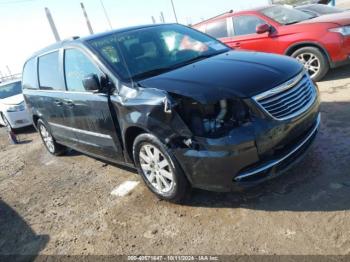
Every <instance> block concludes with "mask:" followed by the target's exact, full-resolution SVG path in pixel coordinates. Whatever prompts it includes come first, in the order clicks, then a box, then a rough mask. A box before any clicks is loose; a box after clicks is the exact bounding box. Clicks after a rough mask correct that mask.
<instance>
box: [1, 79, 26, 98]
mask: <svg viewBox="0 0 350 262" xmlns="http://www.w3.org/2000/svg"><path fill="white" fill-rule="evenodd" d="M21 93H22V86H21V82H20V81H18V82H14V83H11V84H7V85H3V86H0V99H4V98H8V97H11V96H15V95H19V94H21Z"/></svg>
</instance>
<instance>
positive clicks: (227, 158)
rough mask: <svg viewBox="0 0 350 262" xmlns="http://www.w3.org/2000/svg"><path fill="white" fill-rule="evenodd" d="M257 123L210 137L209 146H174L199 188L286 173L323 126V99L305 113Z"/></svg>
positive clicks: (232, 186)
mask: <svg viewBox="0 0 350 262" xmlns="http://www.w3.org/2000/svg"><path fill="white" fill-rule="evenodd" d="M261 121H262V120H260V123H254V124H251V125H250V126H249V125H248V126H245V127H241V128H239V129H238V130H233V131H232V132H231V133H230V134H229V135H228V136H227V137H224V138H221V139H215V140H210V139H208V140H206V149H207V150H195V149H188V148H187V149H184V148H176V149H174V154H175V156H176V158H177V160H178V162H179V163H180V165H181V166H182V168H183V170H184V172H185V173H186V175H187V177H188V179H189V180H190V182H191V184H192V186H193V187H195V188H200V189H205V190H210V191H217V192H229V191H237V190H241V189H244V188H247V187H252V186H255V185H257V184H259V183H261V182H264V181H265V180H268V179H271V178H273V177H276V176H278V175H280V174H283V173H284V171H286V170H287V169H289V168H290V167H291V166H292V164H294V163H296V162H297V161H298V160H299V159H300V158H301V157H302V156H303V155H304V153H305V152H306V150H307V149H308V148H309V147H310V145H311V144H312V142H313V140H314V138H315V137H316V134H317V131H318V129H319V126H320V113H319V101H317V102H316V103H315V104H314V105H313V106H312V107H311V108H310V110H309V111H308V112H307V113H305V114H304V115H303V116H299V117H298V118H295V119H290V120H288V121H283V122H281V121H280V122H274V121H272V122H270V121H269V122H266V120H264V121H263V122H264V123H265V126H264V125H263V124H262V123H261ZM262 141H264V142H262Z"/></svg>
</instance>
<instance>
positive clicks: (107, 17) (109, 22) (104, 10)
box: [100, 0, 113, 29]
mask: <svg viewBox="0 0 350 262" xmlns="http://www.w3.org/2000/svg"><path fill="white" fill-rule="evenodd" d="M100 3H101V6H102V8H103V12H104V13H105V16H106V19H107V22H108V24H109V27H110V28H111V29H113V27H112V23H111V20H110V19H109V16H108V14H107V10H106V8H105V6H104V4H103V1H102V0H100Z"/></svg>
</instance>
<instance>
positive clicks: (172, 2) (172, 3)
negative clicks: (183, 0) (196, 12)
mask: <svg viewBox="0 0 350 262" xmlns="http://www.w3.org/2000/svg"><path fill="white" fill-rule="evenodd" d="M170 1H171V5H172V7H173V11H174V16H175V20H176V23H179V21H178V20H177V15H176V10H175V5H174V1H173V0H170Z"/></svg>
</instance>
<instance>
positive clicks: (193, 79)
mask: <svg viewBox="0 0 350 262" xmlns="http://www.w3.org/2000/svg"><path fill="white" fill-rule="evenodd" d="M23 92H24V96H25V101H26V103H27V105H28V108H29V110H30V112H31V114H32V117H33V122H34V123H35V126H36V128H37V129H38V131H39V133H40V135H41V137H42V140H43V142H44V144H45V146H46V148H47V150H48V151H49V152H50V153H51V154H54V155H61V154H63V153H64V152H65V150H66V148H67V147H69V148H73V149H75V150H77V151H80V152H83V153H86V154H88V155H91V156H93V157H96V158H100V159H103V160H105V161H110V162H114V163H119V164H124V165H127V166H130V167H136V168H137V170H138V172H139V174H140V175H141V176H142V178H143V180H144V181H145V184H146V185H147V186H148V187H149V189H150V190H151V191H152V192H154V193H155V194H156V195H157V196H158V197H160V198H162V199H166V200H169V201H173V202H179V201H181V200H183V199H184V197H185V196H186V195H187V193H189V192H190V188H191V187H195V188H201V189H205V190H212V191H220V192H227V191H231V190H235V189H241V188H244V187H247V186H253V185H256V184H258V183H260V182H262V181H265V180H267V179H270V178H272V177H274V176H276V175H278V174H281V173H282V172H283V171H285V170H286V169H287V167H289V166H291V164H292V163H295V162H296V160H298V159H300V157H301V156H302V155H303V153H304V152H305V151H306V149H308V148H309V146H310V144H311V143H312V141H313V140H314V138H315V136H316V133H317V130H318V128H319V125H320V113H319V92H318V88H317V87H316V86H315V85H314V83H313V82H312V81H311V80H310V77H309V75H308V74H307V73H306V72H305V71H304V69H303V66H302V65H301V64H299V63H298V62H297V61H296V60H293V59H291V58H288V57H284V56H278V55H270V54H263V53H255V52H241V51H234V50H232V49H230V48H229V47H227V46H226V45H224V44H222V43H221V42H219V41H217V40H215V39H214V38H211V37H210V36H207V35H205V34H203V33H201V32H198V31H196V30H194V29H190V28H188V27H185V26H182V25H178V24H163V25H150V26H140V27H132V28H127V29H121V30H116V31H111V32H107V33H102V34H98V35H92V36H89V37H86V38H77V37H76V38H73V39H71V40H67V41H63V42H60V43H57V44H55V45H53V46H50V47H48V48H46V49H44V50H42V51H39V52H37V53H36V54H34V55H33V56H32V57H31V58H30V59H29V60H28V61H27V62H26V63H25V65H24V69H23Z"/></svg>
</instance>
